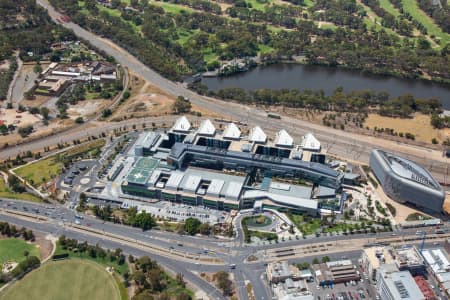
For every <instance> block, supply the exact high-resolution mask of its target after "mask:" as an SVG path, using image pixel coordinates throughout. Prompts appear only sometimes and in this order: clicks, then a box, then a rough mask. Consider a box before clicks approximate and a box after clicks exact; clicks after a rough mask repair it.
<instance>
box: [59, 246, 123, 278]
mask: <svg viewBox="0 0 450 300" xmlns="http://www.w3.org/2000/svg"><path fill="white" fill-rule="evenodd" d="M63 253H68V254H69V257H70V258H74V259H78V258H80V259H85V260H90V261H93V262H96V263H97V264H100V265H102V266H103V267H113V268H114V270H115V271H116V272H117V273H119V274H121V275H123V274H124V273H125V272H126V271H127V270H128V264H127V263H124V264H123V265H119V264H118V263H117V261H113V262H111V261H110V260H109V258H108V257H105V258H100V257H95V258H94V257H91V256H89V255H88V254H87V253H86V252H84V253H81V252H74V251H71V250H68V249H67V250H64V249H63V248H62V247H61V246H60V245H59V243H57V244H56V250H55V254H63Z"/></svg>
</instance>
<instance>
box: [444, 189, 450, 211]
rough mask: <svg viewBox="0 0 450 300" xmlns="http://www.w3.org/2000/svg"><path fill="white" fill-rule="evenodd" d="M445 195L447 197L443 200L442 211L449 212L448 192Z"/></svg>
mask: <svg viewBox="0 0 450 300" xmlns="http://www.w3.org/2000/svg"><path fill="white" fill-rule="evenodd" d="M446 196H447V197H445V201H444V211H445V212H446V213H447V214H450V193H447V195H446Z"/></svg>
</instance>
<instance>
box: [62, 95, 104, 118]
mask: <svg viewBox="0 0 450 300" xmlns="http://www.w3.org/2000/svg"><path fill="white" fill-rule="evenodd" d="M109 104H110V101H109V100H100V99H97V100H84V101H79V102H78V103H77V104H75V105H71V106H70V108H68V109H67V113H68V114H69V118H71V119H76V118H77V117H80V116H82V117H85V116H88V115H90V114H93V113H95V112H96V111H98V110H100V109H102V108H106V107H107V106H109Z"/></svg>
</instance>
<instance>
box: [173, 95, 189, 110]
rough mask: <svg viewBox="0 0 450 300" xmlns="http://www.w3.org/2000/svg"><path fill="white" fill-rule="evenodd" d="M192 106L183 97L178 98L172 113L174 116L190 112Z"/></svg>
mask: <svg viewBox="0 0 450 300" xmlns="http://www.w3.org/2000/svg"><path fill="white" fill-rule="evenodd" d="M191 108H192V105H191V102H190V101H189V100H188V99H185V98H184V97H183V96H178V97H177V99H176V100H175V102H174V103H173V106H172V111H173V113H175V114H184V113H188V112H190V111H191Z"/></svg>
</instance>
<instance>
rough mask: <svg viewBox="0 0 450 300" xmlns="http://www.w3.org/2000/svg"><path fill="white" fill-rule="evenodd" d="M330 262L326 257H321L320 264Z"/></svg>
mask: <svg viewBox="0 0 450 300" xmlns="http://www.w3.org/2000/svg"><path fill="white" fill-rule="evenodd" d="M329 261H330V258H329V257H328V256H324V257H322V263H327V262H329Z"/></svg>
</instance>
